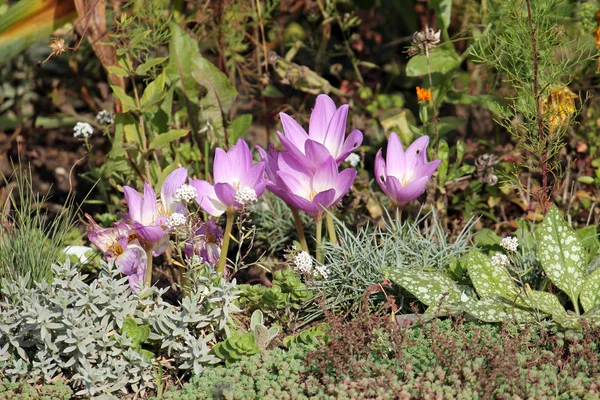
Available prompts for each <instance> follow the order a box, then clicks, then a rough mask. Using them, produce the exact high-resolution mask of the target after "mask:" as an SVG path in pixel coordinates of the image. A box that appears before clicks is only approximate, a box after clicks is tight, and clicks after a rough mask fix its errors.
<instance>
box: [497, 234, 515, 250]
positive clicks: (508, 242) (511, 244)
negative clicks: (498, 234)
mask: <svg viewBox="0 0 600 400" xmlns="http://www.w3.org/2000/svg"><path fill="white" fill-rule="evenodd" d="M500 246H501V247H503V248H504V249H505V250H506V251H513V252H514V251H517V248H518V247H519V239H517V238H516V237H512V236H508V237H505V238H503V239H502V240H501V241H500Z"/></svg>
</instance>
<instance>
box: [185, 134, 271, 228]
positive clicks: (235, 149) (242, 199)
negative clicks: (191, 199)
mask: <svg viewBox="0 0 600 400" xmlns="http://www.w3.org/2000/svg"><path fill="white" fill-rule="evenodd" d="M264 170H265V163H264V162H259V163H257V164H256V165H253V163H252V154H251V153H250V148H249V147H248V144H246V142H245V141H244V140H243V139H240V140H238V142H237V144H235V145H233V146H231V149H229V151H227V152H225V151H224V150H222V149H217V150H216V151H215V161H214V166H213V172H214V182H215V184H214V186H213V185H211V184H210V183H208V182H207V181H205V180H199V179H190V185H191V186H193V187H194V188H195V189H196V191H197V193H198V196H197V197H196V201H197V202H198V204H199V205H200V207H202V209H203V210H204V211H206V212H207V213H209V214H210V215H212V216H215V217H218V216H219V215H222V214H223V213H224V212H225V211H231V212H234V211H236V210H239V209H242V208H243V207H244V205H245V204H247V203H248V202H252V201H253V200H256V199H257V198H258V197H260V196H261V195H262V194H263V192H264V191H265V186H266V183H265V182H264V180H263V174H264Z"/></svg>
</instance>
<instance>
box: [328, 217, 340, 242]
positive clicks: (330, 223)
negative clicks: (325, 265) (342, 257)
mask: <svg viewBox="0 0 600 400" xmlns="http://www.w3.org/2000/svg"><path fill="white" fill-rule="evenodd" d="M325 218H327V232H328V233H329V241H330V242H331V243H336V242H337V236H336V234H335V225H334V224H333V216H332V215H331V214H329V213H327V214H326V216H325Z"/></svg>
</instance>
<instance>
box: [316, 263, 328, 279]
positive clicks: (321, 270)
mask: <svg viewBox="0 0 600 400" xmlns="http://www.w3.org/2000/svg"><path fill="white" fill-rule="evenodd" d="M317 275H321V278H323V279H327V277H328V276H329V268H327V267H326V266H324V265H317V266H315V276H317Z"/></svg>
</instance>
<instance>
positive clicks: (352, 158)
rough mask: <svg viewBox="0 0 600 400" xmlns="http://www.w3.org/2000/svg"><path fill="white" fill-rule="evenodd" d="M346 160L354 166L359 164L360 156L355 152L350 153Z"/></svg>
mask: <svg viewBox="0 0 600 400" xmlns="http://www.w3.org/2000/svg"><path fill="white" fill-rule="evenodd" d="M346 162H347V163H350V165H351V166H352V167H356V166H357V165H358V164H360V156H359V155H358V154H356V153H350V155H349V156H348V157H346Z"/></svg>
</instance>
